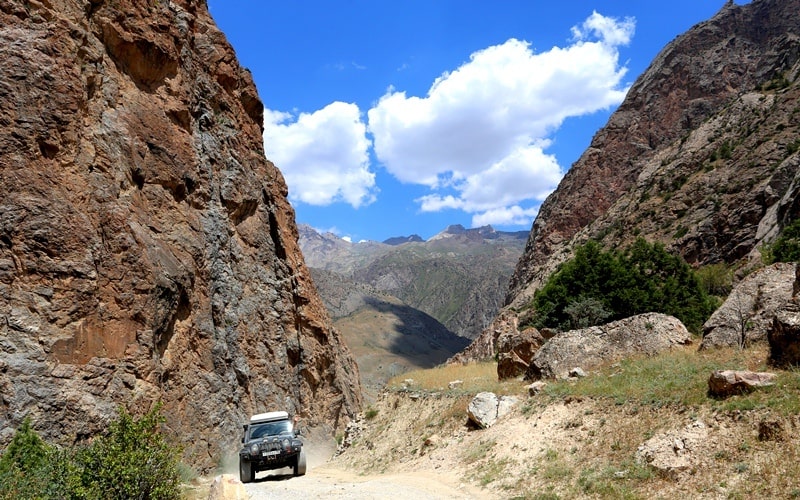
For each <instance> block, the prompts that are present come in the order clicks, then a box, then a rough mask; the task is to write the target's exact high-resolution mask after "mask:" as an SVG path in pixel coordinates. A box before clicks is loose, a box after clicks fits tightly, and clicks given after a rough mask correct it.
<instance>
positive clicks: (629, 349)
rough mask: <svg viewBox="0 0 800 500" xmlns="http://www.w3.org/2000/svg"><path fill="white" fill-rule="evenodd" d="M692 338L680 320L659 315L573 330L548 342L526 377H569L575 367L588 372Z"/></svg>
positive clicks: (536, 357) (664, 348)
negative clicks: (606, 363)
mask: <svg viewBox="0 0 800 500" xmlns="http://www.w3.org/2000/svg"><path fill="white" fill-rule="evenodd" d="M691 338H692V337H691V334H690V333H689V331H688V330H687V329H686V327H685V326H684V325H683V323H681V322H680V320H678V319H677V318H674V317H672V316H667V315H665V314H659V313H648V314H641V315H638V316H633V317H631V318H626V319H623V320H620V321H614V322H612V323H608V324H606V325H603V326H593V327H591V328H585V329H581V330H571V331H568V332H563V333H560V334H558V335H556V336H555V337H553V338H551V339H550V340H548V341H547V342H545V344H544V345H543V346H542V347H541V349H539V351H538V352H537V353H536V355H535V356H534V357H533V360H532V361H531V364H530V367H529V368H528V371H527V372H526V373H525V378H526V379H528V380H539V379H543V378H566V377H568V376H569V372H570V370H572V369H573V368H575V367H581V368H583V369H584V370H588V369H591V368H593V367H596V366H598V365H600V364H602V363H605V362H611V361H615V360H619V359H622V358H624V357H626V356H630V355H634V354H645V355H654V354H657V353H659V352H661V351H664V350H667V349H670V348H672V347H676V346H678V345H684V344H690V343H691Z"/></svg>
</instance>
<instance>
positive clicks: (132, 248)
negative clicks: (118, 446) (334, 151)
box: [0, 0, 361, 470]
mask: <svg viewBox="0 0 800 500" xmlns="http://www.w3.org/2000/svg"><path fill="white" fill-rule="evenodd" d="M207 9H208V7H207V5H206V3H205V2H195V1H189V0H170V1H162V2H141V1H139V2H133V1H131V0H115V1H114V2H103V1H96V0H92V1H89V2H58V1H56V2H52V1H45V2H39V1H35V2H19V1H16V0H0V129H1V130H2V132H1V133H0V185H2V189H0V318H2V321H0V393H1V394H2V397H0V447H1V446H3V445H5V444H7V443H8V441H9V440H10V439H11V436H12V435H13V432H14V429H15V428H17V427H18V426H19V425H20V424H21V423H22V421H23V420H24V419H25V418H30V419H31V421H32V425H33V427H34V428H35V429H36V430H37V431H38V432H39V433H40V434H41V435H42V436H43V437H44V438H45V439H46V440H48V441H50V442H52V443H61V444H72V443H74V442H79V441H83V440H87V439H91V438H92V437H93V436H95V435H97V434H98V433H101V432H104V431H106V427H107V424H108V422H109V421H111V420H112V419H114V418H115V417H116V415H117V407H118V406H124V407H126V408H127V410H128V411H129V412H131V413H133V414H140V413H141V412H143V411H146V410H148V409H149V408H151V407H152V406H153V405H154V404H155V403H156V402H159V401H160V402H162V403H163V410H162V411H163V414H164V416H165V419H166V423H165V425H166V426H167V428H168V429H169V431H170V434H171V435H174V436H175V437H176V438H177V439H179V440H180V442H179V443H178V444H180V445H181V446H182V448H183V450H184V460H186V462H187V463H191V464H193V465H196V466H197V467H199V468H200V469H202V470H209V469H212V468H214V467H216V466H218V465H219V463H220V462H221V460H222V458H223V456H224V455H226V454H227V453H230V452H231V451H232V450H235V449H236V447H237V446H238V438H239V436H240V435H241V434H240V433H241V423H242V422H243V421H245V420H246V419H247V418H248V417H249V415H251V414H253V413H260V412H264V411H269V410H276V409H282V410H288V411H289V412H291V413H294V414H299V415H301V416H302V417H303V418H304V419H306V421H307V422H308V424H309V425H314V424H323V423H324V424H328V425H332V426H334V427H336V426H340V427H341V426H343V425H344V424H345V423H346V421H347V420H349V418H350V417H351V416H352V415H354V414H355V413H356V412H358V411H359V409H360V407H361V390H360V387H359V378H358V368H357V367H356V365H355V363H354V360H353V357H352V355H351V353H350V351H349V350H348V349H347V348H346V346H345V345H344V343H343V341H342V338H341V336H340V335H339V333H338V332H337V331H336V330H335V329H334V328H333V327H332V325H331V322H330V319H329V316H328V314H327V312H326V311H325V309H324V306H323V304H322V302H321V300H320V298H319V296H318V295H317V293H316V291H315V288H314V286H313V283H312V281H311V277H310V274H309V271H308V269H307V268H306V265H305V264H304V262H303V256H302V254H301V253H300V249H299V247H298V243H297V240H298V233H297V228H296V227H295V222H294V212H293V210H292V208H291V206H290V205H289V203H288V201H287V199H286V196H287V188H286V185H285V183H284V181H283V177H282V176H281V174H280V172H279V171H278V170H277V169H276V168H275V166H274V165H272V164H271V163H270V162H269V161H267V160H266V159H265V158H264V155H263V144H262V135H261V132H262V125H263V116H262V115H263V105H262V103H261V101H260V99H259V97H258V94H257V92H256V89H255V86H254V84H253V81H252V77H251V75H250V73H249V72H248V71H247V70H245V69H244V68H242V67H241V66H240V65H239V63H238V62H237V60H236V57H235V54H234V52H233V49H232V48H231V46H230V45H229V44H228V42H227V41H226V39H225V36H224V35H223V34H222V33H221V32H220V31H219V30H218V29H217V27H216V26H215V24H214V21H213V20H212V19H211V16H210V15H209V13H208V10H207Z"/></svg>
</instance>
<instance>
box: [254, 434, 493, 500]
mask: <svg viewBox="0 0 800 500" xmlns="http://www.w3.org/2000/svg"><path fill="white" fill-rule="evenodd" d="M306 450H307V453H308V472H307V473H306V475H304V476H299V477H294V476H293V475H292V469H290V468H285V469H278V470H274V471H265V472H259V473H258V474H256V478H255V481H254V482H252V483H248V484H246V485H245V489H246V490H247V493H248V494H249V495H250V498H251V499H252V500H267V499H269V500H273V499H287V500H301V499H306V498H326V499H328V498H347V499H357V500H362V499H381V498H413V499H414V500H427V499H465V498H466V499H468V498H479V496H480V491H479V490H478V489H476V488H474V487H473V486H471V485H467V484H463V483H460V482H459V481H458V479H457V478H453V477H450V476H448V475H447V474H446V473H444V472H443V473H438V472H437V473H432V472H429V471H426V472H413V473H408V472H403V473H394V474H381V475H361V474H359V473H358V472H355V471H351V470H346V469H345V468H344V466H343V465H342V464H338V463H336V462H330V461H329V459H330V457H331V456H332V455H333V453H334V451H335V450H336V443H335V442H334V441H333V440H325V439H323V438H317V439H309V440H307V441H306Z"/></svg>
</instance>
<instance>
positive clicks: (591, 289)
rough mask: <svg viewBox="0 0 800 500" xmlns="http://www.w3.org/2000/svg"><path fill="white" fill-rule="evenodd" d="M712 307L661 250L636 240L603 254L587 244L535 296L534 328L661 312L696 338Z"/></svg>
mask: <svg viewBox="0 0 800 500" xmlns="http://www.w3.org/2000/svg"><path fill="white" fill-rule="evenodd" d="M588 305H591V307H587V306H588ZM714 305H715V304H714V301H713V300H712V299H711V298H710V297H709V296H708V294H707V293H706V292H705V290H704V289H703V287H702V286H701V284H700V280H699V279H698V278H697V276H696V275H695V273H694V271H692V269H691V267H689V265H688V264H686V262H684V261H683V259H681V258H680V257H678V256H674V255H671V254H670V253H668V252H667V251H666V250H665V249H664V246H663V245H661V244H658V243H655V244H650V243H647V242H646V241H645V240H644V239H642V238H639V239H637V240H636V242H635V243H634V244H633V245H631V247H630V248H628V249H626V250H625V251H624V252H617V251H611V252H606V251H603V250H602V248H601V247H600V245H599V244H598V243H597V242H594V241H590V242H588V243H587V244H586V245H584V246H582V247H579V248H578V249H577V250H576V251H575V256H574V257H573V258H572V259H571V260H569V261H567V262H566V263H564V264H563V265H562V266H561V268H560V269H559V270H558V271H557V272H556V273H554V274H553V275H552V276H551V277H550V279H548V281H547V282H546V283H545V284H544V286H543V287H542V288H541V290H539V291H537V293H536V294H535V295H534V299H533V306H534V310H535V316H534V326H537V327H539V328H542V327H550V328H557V329H561V330H566V329H570V328H575V327H585V326H593V325H597V324H601V323H603V322H605V321H606V320H608V321H614V320H618V319H622V318H626V317H629V316H634V315H636V314H642V313H646V312H661V313H665V314H670V315H672V316H675V317H677V318H678V319H680V320H681V321H682V322H683V323H684V324H685V325H686V327H687V328H688V329H689V330H690V331H692V332H695V333H698V332H699V331H700V329H701V327H702V324H703V322H704V321H705V320H706V319H707V318H708V317H709V316H710V315H711V313H712V312H713V310H714ZM578 306H580V307H578ZM576 310H578V312H580V311H583V313H581V314H576ZM587 311H595V312H602V314H594V315H589V314H588V313H587ZM576 320H577V321H576Z"/></svg>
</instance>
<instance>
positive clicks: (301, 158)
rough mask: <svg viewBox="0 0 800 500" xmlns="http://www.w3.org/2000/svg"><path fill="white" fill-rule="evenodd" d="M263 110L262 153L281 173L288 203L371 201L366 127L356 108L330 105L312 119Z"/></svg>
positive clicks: (372, 190)
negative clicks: (286, 188) (285, 186)
mask: <svg viewBox="0 0 800 500" xmlns="http://www.w3.org/2000/svg"><path fill="white" fill-rule="evenodd" d="M293 118H294V116H293V115H292V114H290V113H282V112H279V111H272V110H269V109H265V110H264V150H265V153H266V155H267V158H269V159H270V160H272V161H273V162H274V163H275V165H276V166H277V167H278V168H279V169H280V170H281V172H282V173H283V175H284V177H285V178H286V183H287V184H288V186H289V199H290V200H292V201H293V202H298V201H299V202H303V203H308V204H310V205H329V204H331V203H334V202H339V201H343V202H345V203H348V204H350V205H352V206H353V207H355V208H358V207H359V206H362V205H368V204H369V203H372V202H373V201H374V200H375V190H376V188H375V174H374V173H373V172H371V171H370V170H369V156H368V150H369V147H370V142H369V140H368V139H367V137H366V125H365V124H364V122H363V121H362V120H361V114H360V112H359V109H358V106H356V105H355V104H349V103H344V102H334V103H331V104H329V105H327V106H326V107H324V108H322V109H320V110H318V111H315V112H314V113H301V114H300V115H299V116H297V118H296V120H293Z"/></svg>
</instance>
